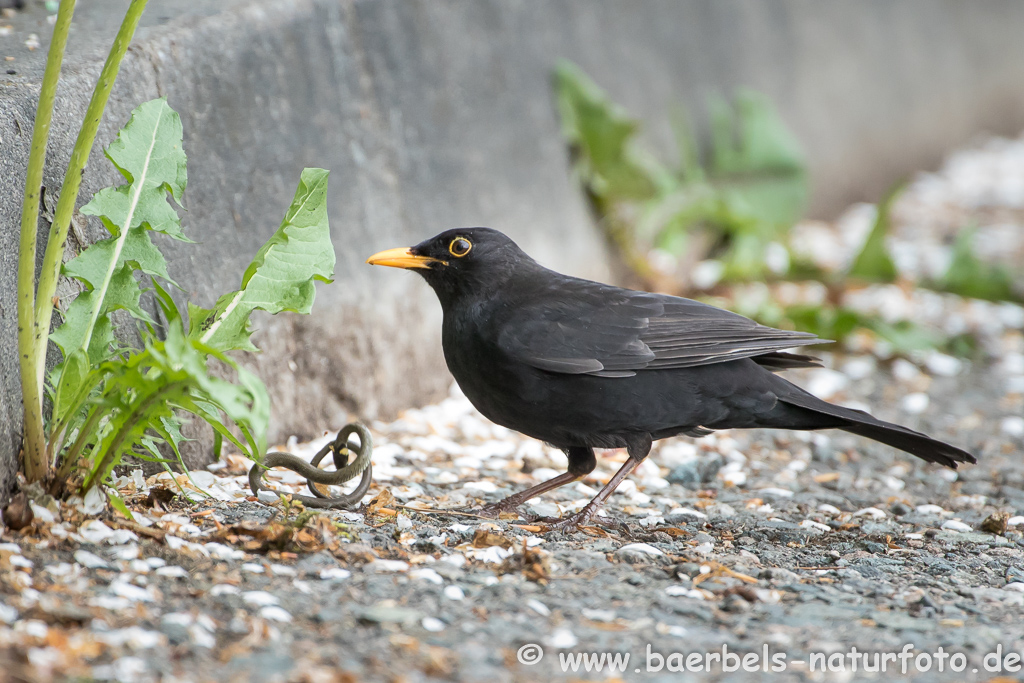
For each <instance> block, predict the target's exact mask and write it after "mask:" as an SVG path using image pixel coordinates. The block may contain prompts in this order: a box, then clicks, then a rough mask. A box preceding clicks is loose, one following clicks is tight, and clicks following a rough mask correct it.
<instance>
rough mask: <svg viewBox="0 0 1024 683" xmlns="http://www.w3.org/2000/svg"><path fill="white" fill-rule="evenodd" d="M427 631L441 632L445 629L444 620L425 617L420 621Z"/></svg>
mask: <svg viewBox="0 0 1024 683" xmlns="http://www.w3.org/2000/svg"><path fill="white" fill-rule="evenodd" d="M420 624H421V625H422V626H423V629H424V630H425V631H430V632H431V633H440V632H441V631H443V630H444V622H443V621H441V620H440V619H437V618H436V617H423V621H422V622H420Z"/></svg>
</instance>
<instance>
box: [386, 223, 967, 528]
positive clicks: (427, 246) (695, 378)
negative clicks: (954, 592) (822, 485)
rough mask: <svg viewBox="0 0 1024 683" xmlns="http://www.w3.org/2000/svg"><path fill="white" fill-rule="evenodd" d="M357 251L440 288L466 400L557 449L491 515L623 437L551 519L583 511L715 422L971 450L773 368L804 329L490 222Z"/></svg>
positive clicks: (804, 363)
mask: <svg viewBox="0 0 1024 683" xmlns="http://www.w3.org/2000/svg"><path fill="white" fill-rule="evenodd" d="M367 263H370V264H373V265H380V266H393V267H396V268H410V269H415V270H416V272H417V273H419V274H420V275H422V276H423V278H424V279H425V280H426V281H427V284H429V285H430V286H431V287H432V288H433V289H434V292H435V293H436V294H437V298H438V299H440V301H441V309H442V310H443V312H444V323H443V326H442V330H441V341H442V345H443V348H444V357H445V361H446V362H447V364H448V369H449V370H451V373H452V375H453V376H454V377H455V381H457V382H458V383H459V386H460V387H461V388H462V391H463V392H464V393H465V394H466V396H467V397H468V398H469V400H470V401H471V402H472V403H473V405H474V406H476V408H477V410H479V411H480V412H481V413H483V414H484V415H485V416H487V417H488V418H489V419H490V420H492V421H493V422H496V423H498V424H500V425H504V426H505V427H508V428H510V429H514V430H516V431H519V432H522V433H523V434H527V435H529V436H532V437H534V438H537V439H540V440H542V441H545V442H547V443H549V444H551V445H552V446H555V447H556V448H560V449H562V450H563V451H565V454H566V456H567V457H568V460H569V468H568V472H566V473H565V474H561V475H559V476H557V477H555V478H553V479H551V480H549V481H546V482H544V483H542V484H538V485H537V486H534V487H532V488H530V489H527V490H526V491H522V492H520V493H517V494H514V495H512V496H509V497H508V498H506V499H504V500H502V501H501V502H499V503H494V504H491V505H488V506H487V507H485V508H484V512H486V513H488V514H492V515H496V514H498V513H500V512H504V511H512V510H513V509H515V508H516V507H518V506H519V505H522V504H523V503H525V502H526V501H527V500H529V499H530V498H533V497H534V496H537V495H540V494H541V493H544V492H545V491H549V490H551V489H554V488H556V487H558V486H562V485H563V484H568V483H569V482H572V481H575V480H577V479H580V478H582V477H584V476H586V475H587V474H588V473H590V472H591V471H592V470H593V469H594V467H595V466H596V460H595V457H594V449H595V448H625V449H626V450H627V453H628V455H629V458H628V459H627V461H626V463H625V464H624V465H623V466H622V468H621V469H619V471H618V472H616V474H615V476H614V477H612V479H611V480H610V481H609V482H608V484H607V485H606V486H605V487H604V488H603V489H601V491H600V492H599V493H598V494H597V495H596V496H594V499H593V500H591V501H590V503H589V504H587V505H586V507H584V508H583V509H582V510H580V511H579V512H577V513H575V514H573V515H571V516H569V517H565V518H563V519H562V520H560V521H559V522H558V523H557V524H556V525H555V526H556V527H562V528H565V527H571V526H575V525H578V524H581V523H583V522H585V521H586V520H588V519H589V518H590V517H591V516H593V514H594V513H595V512H596V511H597V508H598V507H599V506H600V505H601V503H603V502H604V500H605V499H606V498H607V497H608V496H609V495H610V494H611V492H612V491H613V490H614V489H615V487H616V486H618V484H619V482H621V481H622V480H623V479H624V478H625V477H626V476H627V475H628V474H629V473H630V472H632V471H633V470H634V469H635V468H636V466H637V465H639V464H640V462H641V461H642V460H643V459H644V458H645V457H647V454H648V453H649V452H650V449H651V442H652V441H654V440H656V439H664V438H666V437H670V436H676V435H677V434H686V435H688V436H694V437H698V436H703V435H705V434H709V433H711V432H712V431H714V430H716V429H734V428H748V427H773V428H777V429H778V428H782V429H800V430H809V429H842V430H844V431H847V432H852V433H854V434H860V435H861V436H866V437H868V438H871V439H874V440H876V441H881V442H882V443H885V444H888V445H890V446H893V447H894V448H898V449H900V450H904V451H906V452H908V453H911V454H913V455H916V456H917V457H919V458H922V459H923V460H927V461H928V462H934V463H939V464H941V465H945V466H947V467H952V468H956V466H957V463H958V462H971V463H973V462H975V458H974V456H973V455H971V454H970V453H968V452H966V451H963V450H960V449H959V448H956V447H955V446H951V445H949V444H947V443H943V442H942V441H937V440H935V439H932V438H930V437H928V436H925V435H924V434H921V433H919V432H915V431H913V430H910V429H907V428H906V427H901V426H900V425H896V424H892V423H889V422H883V421H882V420H879V419H877V418H874V417H872V416H871V415H869V414H867V413H865V412H863V411H860V410H853V409H850V408H843V407H841V406H837V405H832V404H831V403H826V402H825V401H822V400H821V399H819V398H817V397H815V396H814V395H812V394H809V393H808V392H806V391H804V390H803V389H801V388H800V387H798V386H796V385H794V384H792V383H790V382H788V381H786V380H785V379H783V378H781V377H779V376H777V375H775V374H774V373H775V372H776V371H779V370H785V369H787V368H800V367H811V366H815V365H817V363H816V359H814V358H811V357H810V356H805V355H800V354H794V353H788V352H785V351H783V349H789V348H793V347H796V346H806V345H809V344H819V343H822V342H823V341H824V340H821V339H819V338H817V337H816V336H814V335H813V334H809V333H806V332H792V331H788V330H777V329H774V328H771V327H765V326H764V325H759V324H758V323H755V322H754V321H753V320H750V319H748V318H744V317H743V316H741V315H737V314H735V313H731V312H729V311H725V310H722V309H720V308H715V307H714V306H709V305H707V304H702V303H700V302H697V301H692V300H690V299H683V298H680V297H674V296H668V295H664V294H652V293H649V292H638V291H633V290H629V289H621V288H619V287H612V286H610V285H605V284H601V283H598V282H591V281H589V280H581V279H579V278H574V277H569V276H567V275H562V274H560V273H556V272H554V271H552V270H549V269H547V268H545V267H543V266H541V265H540V264H538V263H537V262H536V261H534V260H533V259H532V258H530V257H529V256H527V255H526V254H525V253H524V252H523V251H522V250H521V249H520V248H519V247H518V246H517V245H516V244H515V242H513V241H512V240H511V239H509V238H508V237H506V236H505V235H503V234H502V233H500V232H498V231H497V230H492V229H489V228H462V229H455V230H448V231H446V232H443V233H441V234H440V235H437V236H436V237H433V238H431V239H428V240H426V241H424V242H421V243H420V244H417V245H416V246H414V247H410V248H408V249H405V248H399V249H390V250H388V251H382V252H380V253H378V254H374V255H373V256H371V257H370V258H369V259H367Z"/></svg>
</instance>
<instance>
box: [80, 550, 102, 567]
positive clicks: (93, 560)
mask: <svg viewBox="0 0 1024 683" xmlns="http://www.w3.org/2000/svg"><path fill="white" fill-rule="evenodd" d="M74 557H75V562H77V563H78V564H80V565H82V566H83V567H85V568H87V569H98V568H100V567H107V566H109V565H108V564H107V561H106V560H104V559H103V558H102V557H100V556H99V555H94V554H93V553H90V552H89V551H88V550H76V551H75V555H74Z"/></svg>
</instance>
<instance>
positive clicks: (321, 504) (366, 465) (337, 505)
mask: <svg viewBox="0 0 1024 683" xmlns="http://www.w3.org/2000/svg"><path fill="white" fill-rule="evenodd" d="M353 434H355V435H356V436H358V437H359V445H358V446H353V445H352V444H350V443H349V440H348V439H349V437H350V436H352V435H353ZM328 453H331V454H332V455H333V457H334V466H335V471H334V472H329V471H327V470H322V469H320V467H319V465H320V461H321V460H323V459H324V456H326V455H327V454H328ZM349 453H355V456H356V457H355V459H354V460H352V462H349ZM372 454H373V439H371V438H370V432H369V430H368V429H366V427H364V426H363V425H361V424H357V423H352V424H348V425H345V426H344V427H342V429H341V431H339V432H338V436H337V437H336V438H335V439H334V441H332V442H331V443H329V444H327V445H326V446H324V447H323V448H321V449H320V451H319V452H318V453H317V454H316V455H315V456H313V460H312V461H311V462H306V461H305V460H302V459H301V458H299V457H297V456H295V455H292V454H291V453H282V452H280V451H274V452H271V453H267V454H266V455H265V456H264V458H263V462H261V463H257V464H255V465H253V466H252V469H250V470H249V488H250V489H252V493H253V495H254V496H255V495H259V492H260V491H274V489H272V488H270V487H269V486H267V485H266V484H264V483H263V473H264V472H265V471H266V470H268V469H270V468H271V467H286V468H288V469H290V470H292V471H294V472H297V473H298V474H301V475H302V476H303V477H305V478H306V480H307V485H308V486H309V490H310V491H311V492H312V493H313V495H312V496H303V495H298V494H294V495H292V497H291V498H292V500H297V501H301V502H302V504H303V505H305V506H306V507H308V508H320V509H341V510H351V509H352V508H354V507H355V506H357V505H359V501H360V500H362V498H363V495H365V494H366V491H367V489H369V488H370V480H371V478H372V470H373V467H372V466H371V464H370V457H371V456H372ZM359 474H362V478H361V479H360V480H359V485H358V486H356V488H355V490H353V491H352V492H351V493H347V494H345V495H343V496H338V497H337V498H331V497H329V496H327V495H326V494H324V493H322V492H321V491H320V490H319V489H318V488H317V487H316V485H317V484H320V485H321V486H340V485H342V484H344V483H345V482H347V481H351V480H352V479H354V478H355V477H356V475H359ZM274 492H275V493H278V492H277V491H274Z"/></svg>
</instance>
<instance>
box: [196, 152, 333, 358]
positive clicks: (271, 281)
mask: <svg viewBox="0 0 1024 683" xmlns="http://www.w3.org/2000/svg"><path fill="white" fill-rule="evenodd" d="M327 176H328V172H327V171H325V170H323V169H319V168H307V169H305V170H304V171H303V172H302V176H301V178H300V181H299V187H298V189H297V190H296V192H295V198H294V199H293V200H292V204H291V206H290V207H289V208H288V212H287V213H286V214H285V217H284V220H283V221H282V223H281V227H280V228H278V230H277V232H276V233H274V235H273V236H272V237H271V238H270V239H269V240H267V242H266V243H265V244H264V245H263V246H262V247H261V248H260V250H259V252H258V253H257V254H256V257H255V258H254V259H253V261H252V264H251V265H250V266H249V267H248V268H247V269H246V271H245V274H244V276H243V277H242V288H241V289H239V290H238V291H237V292H232V293H230V294H225V295H224V296H222V297H220V299H218V300H217V304H216V305H215V306H214V308H213V310H212V311H207V310H205V309H201V308H199V307H195V306H190V307H189V313H190V316H191V320H190V324H189V333H190V335H191V336H193V337H198V338H199V339H200V340H201V341H202V342H203V343H204V344H207V345H209V346H211V347H213V348H215V349H217V350H220V351H227V350H233V349H242V350H249V351H253V350H255V347H254V346H253V344H252V342H251V341H249V335H250V330H249V316H250V315H251V314H252V312H253V311H254V310H255V309H260V310H264V311H267V312H269V313H279V312H281V311H293V312H295V313H308V312H309V311H310V310H311V308H312V306H313V298H314V296H315V295H316V287H315V285H314V281H315V280H320V281H321V282H330V281H331V280H330V278H331V277H332V276H333V274H334V263H335V256H334V247H333V245H332V244H331V235H330V227H329V225H328V220H327V204H326V196H327Z"/></svg>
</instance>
